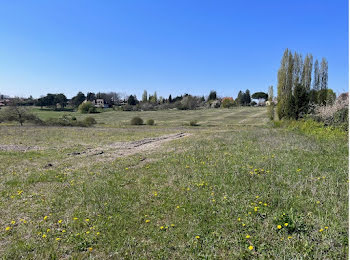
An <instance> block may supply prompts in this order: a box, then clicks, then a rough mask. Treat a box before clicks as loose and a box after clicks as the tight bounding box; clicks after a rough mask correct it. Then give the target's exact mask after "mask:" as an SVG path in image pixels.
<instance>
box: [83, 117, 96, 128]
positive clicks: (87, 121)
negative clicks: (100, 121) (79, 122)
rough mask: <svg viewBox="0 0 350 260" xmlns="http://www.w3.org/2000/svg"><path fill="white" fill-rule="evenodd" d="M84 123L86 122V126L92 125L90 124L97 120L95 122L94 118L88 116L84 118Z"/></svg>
mask: <svg viewBox="0 0 350 260" xmlns="http://www.w3.org/2000/svg"><path fill="white" fill-rule="evenodd" d="M84 123H86V125H87V126H92V125H94V124H96V123H97V122H96V120H95V118H93V117H91V116H88V117H86V118H85V119H84Z"/></svg>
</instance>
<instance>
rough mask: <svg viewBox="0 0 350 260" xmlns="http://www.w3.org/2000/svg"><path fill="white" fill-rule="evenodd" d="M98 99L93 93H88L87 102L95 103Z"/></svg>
mask: <svg viewBox="0 0 350 260" xmlns="http://www.w3.org/2000/svg"><path fill="white" fill-rule="evenodd" d="M95 99H96V95H95V93H93V92H88V93H87V95H86V100H87V101H94V100H95Z"/></svg>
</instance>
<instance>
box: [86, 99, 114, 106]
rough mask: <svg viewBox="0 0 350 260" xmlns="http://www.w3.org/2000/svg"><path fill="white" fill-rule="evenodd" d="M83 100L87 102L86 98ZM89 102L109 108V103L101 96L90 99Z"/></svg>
mask: <svg viewBox="0 0 350 260" xmlns="http://www.w3.org/2000/svg"><path fill="white" fill-rule="evenodd" d="M85 102H88V100H85V101H84V103H85ZM91 103H92V104H93V105H94V106H95V107H101V108H109V105H108V104H107V103H106V102H105V100H104V99H102V98H97V99H94V100H92V101H91Z"/></svg>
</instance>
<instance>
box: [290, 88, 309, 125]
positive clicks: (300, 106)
mask: <svg viewBox="0 0 350 260" xmlns="http://www.w3.org/2000/svg"><path fill="white" fill-rule="evenodd" d="M293 101H294V116H295V119H299V118H301V117H303V116H304V115H305V114H306V113H307V112H308V108H309V95H308V93H307V91H306V89H305V87H304V86H303V85H302V84H300V83H298V84H296V86H295V88H294V100H293Z"/></svg>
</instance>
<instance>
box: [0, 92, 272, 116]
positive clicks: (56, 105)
mask: <svg viewBox="0 0 350 260" xmlns="http://www.w3.org/2000/svg"><path fill="white" fill-rule="evenodd" d="M12 100H15V101H16V103H17V105H20V106H38V107H41V108H47V109H54V110H65V109H74V108H78V107H79V106H80V105H81V104H86V103H89V104H91V105H92V106H93V107H95V108H99V109H106V108H118V109H121V110H126V111H131V110H132V111H135V110H158V109H174V108H175V109H182V110H189V109H198V108H220V107H223V108H230V107H234V106H265V105H269V104H271V103H276V102H277V100H276V98H270V99H269V97H268V94H267V93H264V92H256V93H254V94H253V95H251V94H250V91H249V90H246V91H245V92H242V91H240V92H239V94H238V96H237V98H236V99H234V98H232V97H219V96H218V95H217V93H216V91H211V92H210V93H209V95H208V96H207V97H204V96H201V97H199V96H192V95H190V94H184V95H180V96H176V97H172V95H169V96H168V97H167V98H164V97H161V96H160V97H158V96H157V92H154V93H153V94H148V93H147V91H144V93H143V95H142V98H141V100H138V99H137V97H136V95H129V96H125V97H122V95H121V94H119V93H116V92H108V93H96V94H95V93H93V92H88V93H87V94H86V95H85V94H84V93H82V92H79V93H77V95H76V96H74V97H72V98H71V99H68V98H67V97H66V96H65V95H64V94H63V93H60V94H47V95H46V96H42V97H40V98H37V99H35V98H33V97H32V96H30V97H28V98H18V97H10V96H7V95H4V94H0V108H1V107H4V106H7V105H9V104H10V103H11V101H12Z"/></svg>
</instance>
